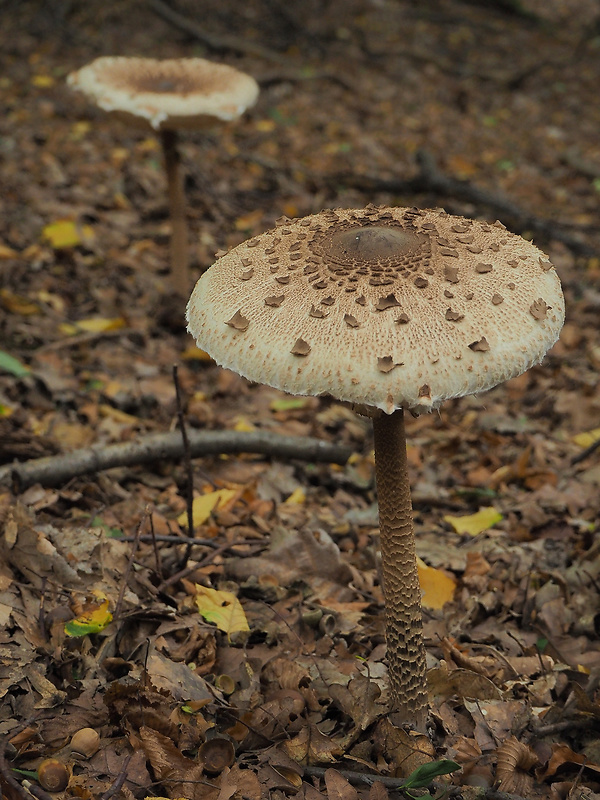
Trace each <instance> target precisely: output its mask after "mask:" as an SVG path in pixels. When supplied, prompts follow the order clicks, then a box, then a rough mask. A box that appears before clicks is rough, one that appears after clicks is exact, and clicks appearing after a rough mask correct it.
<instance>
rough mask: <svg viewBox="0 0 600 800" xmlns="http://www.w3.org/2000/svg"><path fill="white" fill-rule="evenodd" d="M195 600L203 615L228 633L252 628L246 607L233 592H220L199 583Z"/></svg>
mask: <svg viewBox="0 0 600 800" xmlns="http://www.w3.org/2000/svg"><path fill="white" fill-rule="evenodd" d="M195 600H196V606H197V607H198V611H199V612H200V614H201V615H202V617H203V618H204V619H205V620H206V621H207V622H213V623H214V624H215V625H216V626H217V628H218V629H219V630H221V631H224V632H225V633H226V634H228V635H230V634H232V633H235V632H236V631H249V630H250V627H249V625H248V620H247V619H246V615H245V614H244V609H243V608H242V606H241V604H240V601H239V600H238V599H237V597H236V596H235V595H234V594H232V593H231V592H219V591H217V590H216V589H209V588H208V587H206V586H200V584H198V583H197V584H196V597H195Z"/></svg>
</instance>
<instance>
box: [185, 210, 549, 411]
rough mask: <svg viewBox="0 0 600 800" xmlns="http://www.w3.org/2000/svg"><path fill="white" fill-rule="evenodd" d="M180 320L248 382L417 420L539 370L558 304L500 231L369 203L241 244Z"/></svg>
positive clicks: (525, 246)
mask: <svg viewBox="0 0 600 800" xmlns="http://www.w3.org/2000/svg"><path fill="white" fill-rule="evenodd" d="M482 264H483V265H485V267H484V268H483V267H482V266H481V265H482ZM249 267H251V269H252V270H253V272H252V275H251V277H250V278H248V277H247V273H248V269H249ZM274 297H277V301H278V302H277V303H274V302H273V298H274ZM236 315H240V316H238V317H236ZM234 317H236V319H240V317H241V318H243V320H244V326H242V327H243V330H242V329H241V327H240V326H239V325H238V326H237V327H235V326H232V325H231V324H230V321H231V320H232V318H234ZM187 319H188V330H189V331H190V332H191V333H192V335H193V336H194V337H195V339H196V341H197V342H198V345H199V346H200V347H201V348H202V349H203V350H205V351H207V352H208V353H210V355H211V356H212V357H213V358H214V359H215V361H217V363H219V364H221V365H222V366H224V367H227V368H229V369H232V370H234V371H235V372H237V373H239V374H241V375H243V376H245V377H246V378H249V379H250V380H253V381H256V382H259V383H265V384H268V385H270V386H274V387H276V388H278V389H282V390H284V391H286V392H289V393H291V394H298V395H331V396H333V397H335V398H337V399H339V400H343V401H348V402H351V403H356V404H358V405H361V406H367V407H374V408H379V409H381V410H383V411H384V412H386V413H388V414H389V413H392V412H393V411H394V410H396V409H398V408H401V407H404V408H407V409H410V410H412V411H414V412H417V413H420V412H423V411H430V410H432V409H434V408H437V407H438V406H439V405H440V404H441V403H442V402H443V401H444V400H446V399H448V398H451V397H460V396H462V395H466V394H474V393H477V392H481V391H484V390H486V389H490V388H492V387H493V386H495V385H496V384H498V383H501V382H502V381H505V380H507V379H508V378H511V377H514V376H516V375H519V374H521V373H522V372H524V371H525V370H527V369H528V368H529V367H531V366H532V365H534V364H536V363H539V362H540V361H541V359H542V358H543V356H544V354H545V353H546V352H547V350H548V349H549V348H550V347H551V346H552V345H553V344H554V342H555V341H556V340H557V338H558V335H559V333H560V330H561V328H562V325H563V322H564V299H563V295H562V291H561V287H560V281H559V279H558V276H557V274H556V272H555V270H554V268H553V266H552V264H551V263H550V262H549V261H548V259H547V258H546V256H545V255H544V254H543V253H542V252H541V251H540V250H538V248H537V247H535V245H533V244H531V243H530V242H527V241H525V240H524V239H522V238H521V237H519V236H516V235H515V234H511V233H509V232H508V231H507V230H506V229H505V228H504V226H502V225H501V224H500V223H496V224H495V225H488V224H486V223H482V222H477V221H474V220H470V219H465V218H463V217H456V216H451V215H449V214H447V213H446V212H444V211H441V210H439V209H436V210H428V211H419V210H417V209H403V208H375V207H372V206H369V207H367V208H366V209H362V210H348V209H346V210H342V209H337V210H335V211H325V212H322V213H321V214H315V215H312V216H309V217H305V218H302V219H298V220H293V221H292V220H283V221H282V222H281V224H279V225H278V227H277V228H275V229H274V230H272V231H269V232H267V233H264V234H261V235H260V236H258V237H255V238H254V239H251V240H249V241H247V242H244V243H242V244H240V245H238V246H237V247H235V248H234V249H233V250H231V251H230V252H229V253H227V254H226V255H224V256H222V257H221V258H219V259H218V260H217V262H216V263H215V264H214V265H213V266H212V267H211V268H210V269H209V270H207V272H206V273H205V274H204V275H203V276H202V277H201V278H200V280H199V281H198V283H197V284H196V287H195V289H194V291H193V293H192V296H191V298H190V302H189V304H188V309H187ZM246 322H247V324H246Z"/></svg>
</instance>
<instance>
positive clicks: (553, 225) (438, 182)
mask: <svg viewBox="0 0 600 800" xmlns="http://www.w3.org/2000/svg"><path fill="white" fill-rule="evenodd" d="M416 159H417V165H418V166H419V172H418V173H417V174H416V175H415V176H414V177H412V178H409V179H407V180H400V179H397V178H390V179H384V178H378V177H376V176H372V175H357V174H348V175H343V174H342V175H337V176H330V177H329V181H331V180H332V179H333V180H334V181H336V182H337V183H345V184H346V185H350V186H354V187H355V188H357V189H361V190H363V191H370V192H374V191H378V192H391V193H394V194H421V193H427V192H430V193H432V194H436V195H440V196H442V197H448V198H452V199H456V200H463V201H465V202H468V203H473V204H474V205H477V206H487V207H488V208H491V209H492V210H493V211H494V213H495V214H498V216H500V217H504V218H505V219H506V218H508V219H511V220H513V221H514V222H516V227H518V228H519V229H520V230H531V231H534V232H536V233H540V234H542V235H544V236H547V237H548V238H549V239H554V240H555V241H558V242H562V243H563V244H564V245H566V246H567V247H568V248H569V249H570V250H571V251H572V252H574V253H575V254H577V255H583V256H591V255H594V253H595V252H596V251H595V250H594V248H593V247H590V246H589V245H588V244H587V243H586V242H582V241H581V240H580V239H578V238H576V237H575V236H571V234H570V233H567V232H566V231H563V230H560V223H559V222H557V221H556V220H548V219H543V218H541V217H537V216H535V215H534V214H531V213H529V212H528V211H525V210H524V209H522V208H521V207H520V206H518V205H517V204H516V203H514V202H513V201H512V200H510V199H509V198H507V197H505V196H504V195H502V194H500V193H497V192H490V191H487V190H486V189H481V188H480V187H478V186H474V185H473V184H471V183H469V182H468V181H463V180H458V179H457V178H453V177H452V176H449V175H445V174H444V173H443V172H440V170H439V169H438V167H437V165H436V163H435V159H434V158H433V156H432V155H431V153H429V152H427V151H426V150H419V151H418V152H417V155H416ZM317 180H322V177H321V176H319V177H318V178H317Z"/></svg>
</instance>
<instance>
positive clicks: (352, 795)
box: [325, 769, 358, 800]
mask: <svg viewBox="0 0 600 800" xmlns="http://www.w3.org/2000/svg"><path fill="white" fill-rule="evenodd" d="M325 786H326V787H327V798H328V800H358V792H357V791H356V789H355V788H354V786H352V784H350V783H349V782H348V781H347V779H346V778H344V776H343V775H340V773H339V772H338V771H337V769H328V770H326V771H325Z"/></svg>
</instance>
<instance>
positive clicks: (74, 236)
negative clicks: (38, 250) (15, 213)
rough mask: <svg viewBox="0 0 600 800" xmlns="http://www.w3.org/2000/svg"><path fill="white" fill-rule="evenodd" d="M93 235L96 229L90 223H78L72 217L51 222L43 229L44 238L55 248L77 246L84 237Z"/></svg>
mask: <svg viewBox="0 0 600 800" xmlns="http://www.w3.org/2000/svg"><path fill="white" fill-rule="evenodd" d="M93 235H94V230H93V228H92V227H91V226H90V225H78V224H77V223H76V222H75V221H74V220H72V219H61V220H58V221H57V222H51V223H50V224H49V225H46V226H45V227H44V229H43V230H42V238H44V239H47V240H48V242H50V246H51V247H52V248H54V249H55V250H62V249H64V248H67V247H77V246H78V245H80V244H82V243H83V240H84V238H91V237H93Z"/></svg>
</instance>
